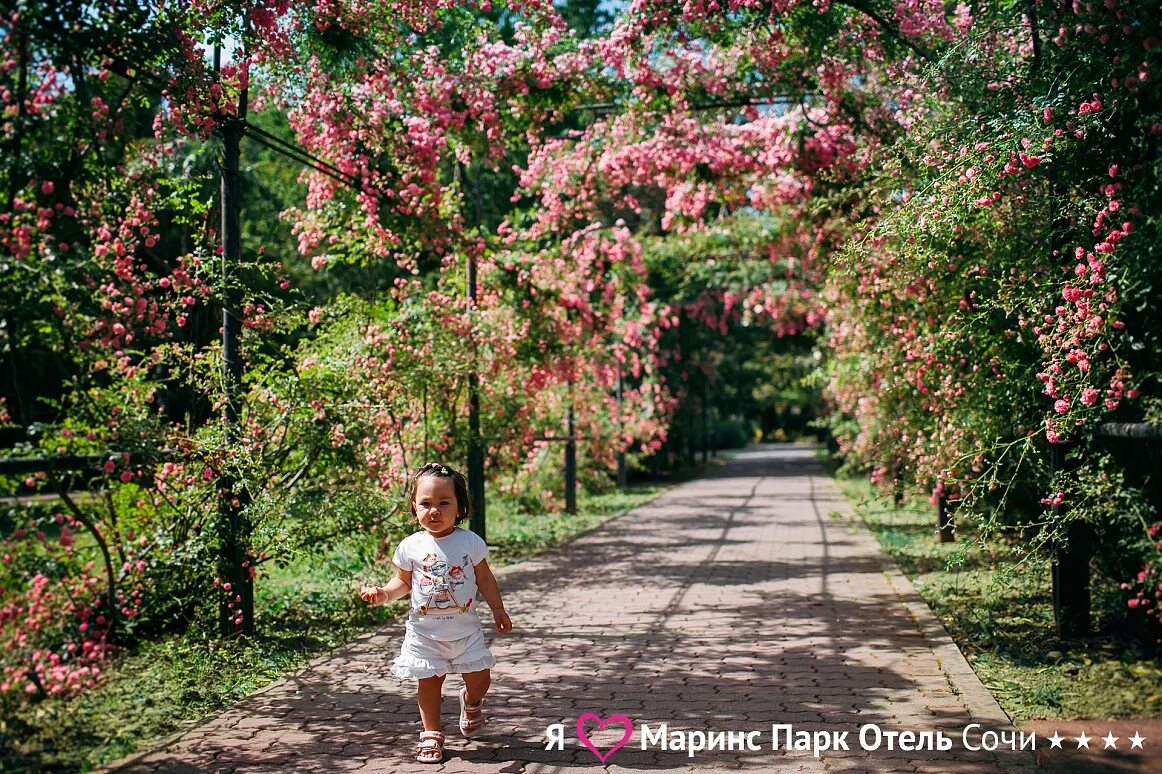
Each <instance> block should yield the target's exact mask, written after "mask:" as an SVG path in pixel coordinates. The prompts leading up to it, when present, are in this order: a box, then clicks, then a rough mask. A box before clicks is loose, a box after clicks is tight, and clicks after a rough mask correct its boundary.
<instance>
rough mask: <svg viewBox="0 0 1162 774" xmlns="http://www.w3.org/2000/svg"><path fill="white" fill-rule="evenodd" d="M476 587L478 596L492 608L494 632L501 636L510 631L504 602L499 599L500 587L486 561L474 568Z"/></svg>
mask: <svg viewBox="0 0 1162 774" xmlns="http://www.w3.org/2000/svg"><path fill="white" fill-rule="evenodd" d="M472 569H474V570H475V571H476V587H477V588H478V589H480V596H482V597H484V601H485V602H487V603H488V606H489V607H490V608H492V619H493V620H494V621H495V622H496V630H497V631H498V632H500V633H501V634H506V633H508V632H511V631H512V620H511V619H510V618H509V617H508V613H507V612H505V610H504V602H502V601H501V599H500V586H498V585H497V584H496V576H494V575H493V574H492V568H491V567H489V566H488V560H487V559H481V560H480V561H479V562H478V563H477V564H476V566H475V567H473V568H472Z"/></svg>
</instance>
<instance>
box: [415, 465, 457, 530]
mask: <svg viewBox="0 0 1162 774" xmlns="http://www.w3.org/2000/svg"><path fill="white" fill-rule="evenodd" d="M421 478H447V479H451V481H452V487H453V488H454V489H455V490H456V523H457V524H459V523H460V522H462V521H464V520H465V519H467V518H468V517H469V516H471V515H472V501H471V500H469V499H468V479H466V478H464V474H463V473H461V472H460V471H458V470H456V469H455V468H450V467H448V466H447V465H442V464H440V463H439V462H429V463H428V464H427V465H424V466H423V467H421V468H420V469H419V470H417V471H416V472H415V474H414V475H413V476H412V478H411V481H409V482H408V493H407V496H408V508H410V509H411V511H412V516H416V515H417V514H416V486H417V485H418V484H419V481H420V479H421Z"/></svg>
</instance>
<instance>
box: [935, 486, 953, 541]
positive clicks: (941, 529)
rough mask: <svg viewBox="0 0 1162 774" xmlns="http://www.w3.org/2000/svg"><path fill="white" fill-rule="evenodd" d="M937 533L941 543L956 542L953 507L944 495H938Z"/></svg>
mask: <svg viewBox="0 0 1162 774" xmlns="http://www.w3.org/2000/svg"><path fill="white" fill-rule="evenodd" d="M936 533H937V534H938V535H939V536H940V542H941V543H954V542H956V531H955V526H954V524H953V521H952V509H951V508H949V507H948V499H947V498H946V497H944V495H936Z"/></svg>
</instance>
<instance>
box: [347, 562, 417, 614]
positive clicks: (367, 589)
mask: <svg viewBox="0 0 1162 774" xmlns="http://www.w3.org/2000/svg"><path fill="white" fill-rule="evenodd" d="M411 590H412V574H411V571H410V570H403V569H400V568H399V567H396V568H395V577H394V578H392V579H391V580H389V581H388V582H387V585H386V586H364V587H363V588H361V589H360V590H359V596H360V597H361V598H362V599H363V601H364V602H370V603H371V604H373V605H383V604H386V603H388V602H390V601H392V600H393V599H399V598H400V597H406V596H407V595H408V594H409V593H411Z"/></svg>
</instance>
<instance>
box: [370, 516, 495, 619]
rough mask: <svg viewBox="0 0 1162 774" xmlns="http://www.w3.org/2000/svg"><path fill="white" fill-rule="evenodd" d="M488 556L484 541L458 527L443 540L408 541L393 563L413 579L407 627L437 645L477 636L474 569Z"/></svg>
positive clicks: (420, 535)
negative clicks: (437, 642) (435, 641)
mask: <svg viewBox="0 0 1162 774" xmlns="http://www.w3.org/2000/svg"><path fill="white" fill-rule="evenodd" d="M486 556H488V546H487V545H486V544H485V543H484V541H483V540H481V539H480V536H479V535H477V534H476V533H475V532H469V531H468V530H466V529H461V528H460V527H456V528H455V529H453V530H452V533H451V534H449V535H445V536H444V537H440V538H437V537H433V536H432V535H431V534H429V533H428V532H416V533H414V534H412V535H409V536H407V537H406V538H404V539H403V540H402V541H401V542H400V544H399V547H398V548H396V549H395V556H394V557H393V558H392V561H393V562H395V566H396V567H399V568H400V569H401V570H406V571H408V572H410V573H411V574H412V609H411V614H410V615H408V620H407V628H408V629H410V630H411V631H414V632H415V633H416V634H422V635H423V636H425V637H429V638H431V639H433V640H459V639H462V638H464V637H468V636H470V635H472V634H475V633H476V632H477V631H479V630H480V616H478V615H477V614H476V570H475V569H473V568H475V567H476V565H477V564H479V563H480V561H481V560H482V559H484V557H486Z"/></svg>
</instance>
